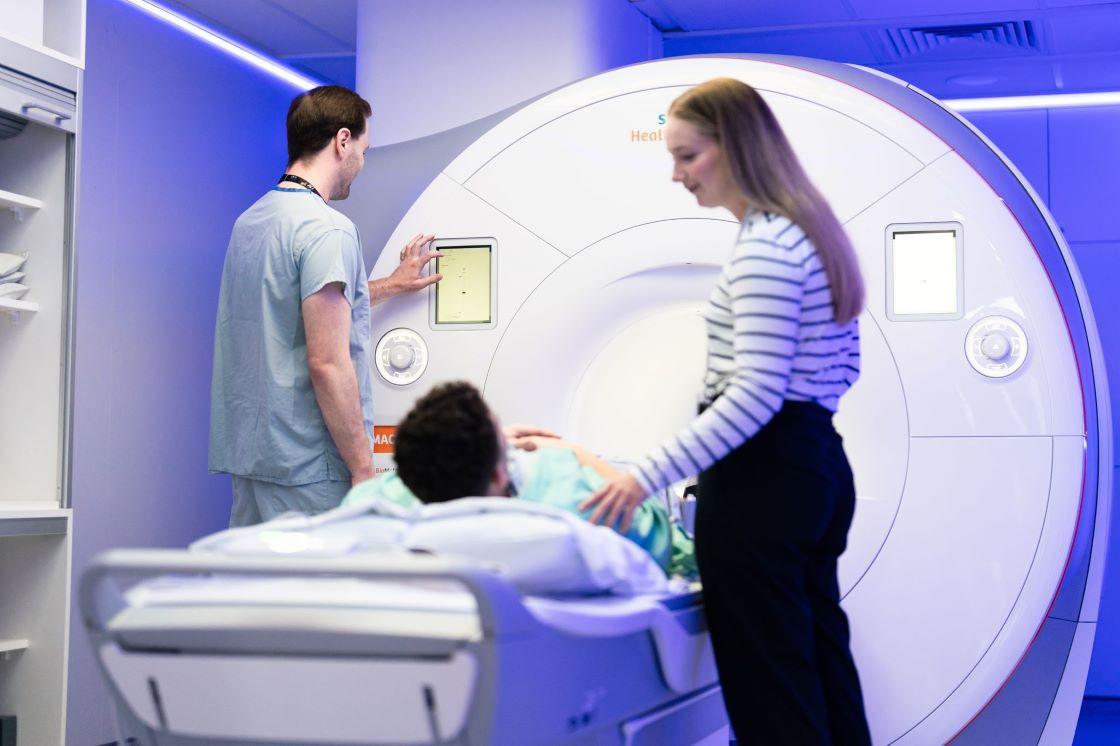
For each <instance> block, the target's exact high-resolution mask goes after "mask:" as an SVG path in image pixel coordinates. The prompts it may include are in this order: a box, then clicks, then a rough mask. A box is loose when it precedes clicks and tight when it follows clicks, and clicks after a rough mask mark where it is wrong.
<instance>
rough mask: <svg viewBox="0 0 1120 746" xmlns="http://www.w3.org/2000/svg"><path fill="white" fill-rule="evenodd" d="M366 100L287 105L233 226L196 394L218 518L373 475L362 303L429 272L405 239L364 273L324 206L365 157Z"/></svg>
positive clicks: (260, 515)
mask: <svg viewBox="0 0 1120 746" xmlns="http://www.w3.org/2000/svg"><path fill="white" fill-rule="evenodd" d="M369 116H370V106H369V104H368V103H367V102H366V101H365V100H363V99H362V98H361V97H360V96H359V95H358V94H356V93H354V92H353V91H351V90H348V89H346V88H342V87H340V86H322V87H320V88H315V89H313V90H311V91H308V92H307V93H304V94H301V95H300V96H297V97H296V99H295V100H294V101H292V104H291V106H290V107H289V109H288V120H287V130H288V168H287V171H286V173H285V174H284V176H283V177H282V178H281V180H280V184H279V185H277V186H275V187H273V188H272V189H271V190H270V191H269V192H268V193H267V194H265V195H264V196H263V197H261V198H260V199H259V200H257V202H256V203H255V204H254V205H253V206H252V207H250V208H249V209H248V210H246V211H245V212H244V213H242V214H241V216H240V217H239V218H238V219H237V222H236V223H235V224H234V226H233V235H232V236H231V237H230V241H229V248H228V249H227V251H226V260H225V266H224V268H223V270H222V285H221V292H220V296H219V300H218V319H217V327H216V330H215V335H214V371H213V379H212V381H211V396H210V459H209V460H210V464H209V466H210V471H212V472H224V473H227V474H231V475H233V508H232V510H231V512H230V525H231V526H244V525H249V524H254V523H260V522H261V521H267V520H269V519H271V518H273V517H275V516H277V515H279V514H281V513H285V512H287V511H291V510H297V511H300V512H303V513H308V514H312V513H318V512H322V511H324V510H327V509H330V508H333V507H335V506H337V505H338V504H339V502H340V501H341V500H342V498H343V496H344V495H345V494H346V493H347V491H348V490H349V489H350V487H351V486H352V485H355V484H358V483H359V482H362V481H365V480H367V479H371V478H372V477H373V464H372V462H371V455H370V445H369V444H370V440H369V439H370V437H371V433H372V429H373V413H372V402H371V389H370V379H369V376H370V365H369V364H370V346H371V344H372V343H371V340H370V306H371V305H372V304H376V303H379V302H382V301H384V300H387V299H388V298H391V297H393V296H395V295H399V294H401V293H408V292H414V291H416V290H420V289H421V288H424V287H426V286H428V285H430V284H432V283H434V282H438V281H439V280H440V275H438V274H433V275H430V276H427V277H425V276H421V271H422V270H423V268H424V267H425V266H426V265H427V263H428V262H429V261H430V260H431V259H433V258H434V257H436V256H438V254H437V253H436V252H433V251H430V250H428V246H429V243H430V241H431V240H432V238H433V236H430V235H418V236H416V237H415V238H413V239H412V240H411V241H410V242H409V243H408V245H407V246H405V247H404V249H403V250H402V251H401V263H400V265H399V266H398V267H397V268H396V269H395V270H394V271H393V273H392V274H391V275H389V276H388V277H386V278H383V279H379V280H374V281H372V282H368V283H367V280H366V277H367V275H366V268H365V261H364V259H363V257H362V247H361V242H360V240H359V239H358V231H357V229H356V228H355V227H354V224H353V223H352V222H351V221H350V220H349V219H348V218H347V217H346V216H344V215H343V214H342V213H340V212H338V211H337V210H335V209H333V208H332V207H330V204H329V203H330V201H331V200H341V199H346V197H348V196H349V194H350V185H351V183H353V181H354V178H355V177H357V175H358V172H359V171H361V170H362V166H363V165H364V164H365V151H366V148H367V147H368V144H369V132H368V128H367V126H366V125H367V119H368V118H369Z"/></svg>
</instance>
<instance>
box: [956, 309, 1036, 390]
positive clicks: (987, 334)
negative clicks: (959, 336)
mask: <svg viewBox="0 0 1120 746" xmlns="http://www.w3.org/2000/svg"><path fill="white" fill-rule="evenodd" d="M964 353H965V357H967V358H968V363H969V365H971V366H972V368H973V369H974V370H975V371H976V372H977V373H979V374H981V375H983V376H987V377H988V378H1006V377H1007V376H1009V375H1011V374H1012V373H1014V372H1015V371H1017V370H1019V369H1020V368H1022V367H1023V363H1025V362H1026V360H1027V334H1026V332H1024V331H1023V327H1021V326H1019V324H1018V322H1016V321H1014V320H1013V319H1009V318H1007V317H1006V316H986V317H984V318H982V319H980V320H979V321H977V322H976V323H975V324H973V325H972V328H971V329H969V330H968V335H967V337H966V338H965V342H964Z"/></svg>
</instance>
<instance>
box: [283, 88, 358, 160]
mask: <svg viewBox="0 0 1120 746" xmlns="http://www.w3.org/2000/svg"><path fill="white" fill-rule="evenodd" d="M371 113H372V109H371V108H370V105H369V102H368V101H366V100H365V99H364V98H362V97H361V96H359V95H358V94H356V93H354V92H353V91H352V90H350V89H349V88H343V87H342V86H340V85H323V86H319V87H318V88H312V89H311V90H310V91H307V92H306V93H301V94H300V95H298V96H296V97H295V99H294V100H293V101H292V105H291V106H289V107H288V165H289V166H290V165H292V164H293V163H295V162H296V161H298V160H300V159H302V158H306V157H308V156H311V155H315V154H316V153H318V152H319V151H320V150H322V149H323V148H325V147H326V146H327V143H329V142H330V141H331V139H332V138H333V137H334V136H335V135H336V134H338V131H339V130H340V129H342V128H343V127H345V128H346V129H348V130H350V134H351V135H353V136H354V137H360V136H361V134H362V133H363V132H365V131H366V119H368V118H369V115H370V114H371Z"/></svg>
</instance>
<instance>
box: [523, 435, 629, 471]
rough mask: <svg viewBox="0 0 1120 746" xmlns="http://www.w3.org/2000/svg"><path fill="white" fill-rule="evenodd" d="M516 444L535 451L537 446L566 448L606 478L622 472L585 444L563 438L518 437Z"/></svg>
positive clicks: (581, 461) (582, 462)
mask: <svg viewBox="0 0 1120 746" xmlns="http://www.w3.org/2000/svg"><path fill="white" fill-rule="evenodd" d="M523 441H524V442H527V443H528V444H529V445H531V446H532V447H531V448H524V447H523V446H522V445H521V443H522V442H523ZM514 445H515V446H517V447H518V448H521V449H522V450H525V451H533V450H536V449H537V448H564V449H566V450H569V451H571V452H572V453H574V454H575V456H576V458H577V459H579V462H580V464H582V465H583V466H590V467H591V468H592V469H594V470H595V471H596V472H598V473H599V476H601V477H602V478H603V479H606V480H611V479H614V478H615V477H617V476H618V475H619V474H621V473H622V472H620V471H619V470H618V469H616V468H614V467H613V466H611V465H610V464H608V463H607V462H606V461H604V460H603V459H601V458H599V457H598V456H596V455H595V454H594V453H592V452H591V451H589V450H587V449H586V448H584V447H583V446H581V445H578V444H576V443H572V442H571V441H568V440H564V439H563V438H557V437H542V436H529V437H523V438H518V439H517V440H516V441H514Z"/></svg>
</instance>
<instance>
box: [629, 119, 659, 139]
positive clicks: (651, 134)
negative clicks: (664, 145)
mask: <svg viewBox="0 0 1120 746" xmlns="http://www.w3.org/2000/svg"><path fill="white" fill-rule="evenodd" d="M657 125H658V126H657V129H651V130H643V129H632V130H630V142H665V115H664V114H658V115H657Z"/></svg>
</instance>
